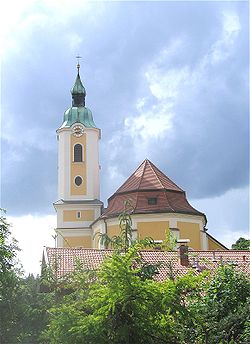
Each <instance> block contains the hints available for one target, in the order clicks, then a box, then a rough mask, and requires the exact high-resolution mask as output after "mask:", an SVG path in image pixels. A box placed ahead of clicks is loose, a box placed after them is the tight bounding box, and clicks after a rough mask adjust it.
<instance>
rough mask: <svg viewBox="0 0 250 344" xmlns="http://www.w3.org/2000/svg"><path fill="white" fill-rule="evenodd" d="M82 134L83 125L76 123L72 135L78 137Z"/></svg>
mask: <svg viewBox="0 0 250 344" xmlns="http://www.w3.org/2000/svg"><path fill="white" fill-rule="evenodd" d="M82 134H83V127H82V126H81V125H76V126H75V127H74V128H73V135H74V136H76V137H80V136H82Z"/></svg>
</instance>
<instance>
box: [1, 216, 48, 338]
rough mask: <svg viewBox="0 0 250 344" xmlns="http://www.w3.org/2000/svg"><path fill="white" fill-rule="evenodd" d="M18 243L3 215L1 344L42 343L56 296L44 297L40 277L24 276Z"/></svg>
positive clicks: (46, 295)
mask: <svg viewBox="0 0 250 344" xmlns="http://www.w3.org/2000/svg"><path fill="white" fill-rule="evenodd" d="M18 250H19V248H18V245H17V241H16V240H15V239H14V238H12V237H11V231H10V224H9V223H8V222H7V220H6V217H5V212H3V211H2V213H1V216H0V343H1V344H12V343H13V344H17V343H23V344H29V343H30V344H38V343H40V334H41V332H42V330H44V328H45V327H46V325H47V322H48V320H47V319H48V314H47V309H48V308H50V307H51V306H52V304H53V303H54V299H55V298H54V293H50V294H41V293H40V292H39V288H40V278H38V277H37V278H35V277H34V276H32V275H30V276H28V277H24V276H23V273H22V271H21V266H20V264H19V263H18V261H17V259H16V255H17V251H18Z"/></svg>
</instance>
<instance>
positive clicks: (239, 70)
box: [0, 0, 249, 273]
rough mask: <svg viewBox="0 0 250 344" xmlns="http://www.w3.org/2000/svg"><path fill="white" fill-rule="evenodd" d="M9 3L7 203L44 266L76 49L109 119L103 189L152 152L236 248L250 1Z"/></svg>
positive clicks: (30, 257)
mask: <svg viewBox="0 0 250 344" xmlns="http://www.w3.org/2000/svg"><path fill="white" fill-rule="evenodd" d="M1 6H2V9H1V17H2V18H1V20H0V25H1V45H0V47H1V48H0V49H1V207H2V208H5V209H6V210H7V217H8V220H9V222H11V223H12V232H13V235H14V236H15V237H16V238H17V239H18V241H19V246H20V248H21V249H22V251H21V253H20V259H21V261H22V262H23V265H24V270H25V271H26V273H28V272H32V273H39V270H40V267H39V261H40V260H41V257H42V250H43V246H53V245H54V239H53V237H52V236H53V235H54V228H55V227H56V217H55V210H54V208H53V202H55V201H56V200H57V141H56V132H55V131H56V129H57V128H58V127H59V126H60V125H61V123H62V119H63V113H64V111H65V110H66V109H67V108H69V107H70V105H71V94H70V89H71V87H72V86H73V84H74V80H75V77H76V59H75V57H76V55H78V54H80V55H81V56H82V60H81V69H80V74H81V78H82V81H83V84H84V86H85V88H86V90H87V97H86V106H87V107H88V108H90V109H91V111H92V113H93V117H94V121H95V123H96V125H97V126H98V127H99V128H101V131H102V139H101V142H100V164H101V200H102V201H104V203H105V204H106V200H107V198H108V197H110V196H111V195H112V194H113V193H114V192H115V190H116V189H117V188H118V187H119V186H120V185H121V184H122V183H123V182H124V181H125V180H126V179H127V178H128V177H129V175H130V174H131V173H132V172H133V171H134V170H135V169H136V168H137V166H138V165H139V164H140V163H141V162H142V161H143V160H144V159H145V158H148V159H150V160H151V161H152V162H153V163H154V164H155V165H156V166H157V167H158V168H160V169H161V170H162V171H163V172H164V173H165V174H166V175H167V176H168V177H170V178H171V179H172V180H173V181H174V182H175V183H177V185H179V186H180V187H181V188H182V189H184V190H185V191H186V193H187V197H188V200H189V201H190V203H191V204H192V205H193V206H194V207H196V208H197V209H198V210H199V211H202V212H204V213H205V214H206V216H207V219H208V224H207V228H208V232H209V233H210V234H211V235H213V236H215V237H216V238H217V239H218V240H219V241H221V242H222V243H223V244H225V245H227V246H228V247H230V246H231V244H232V243H234V242H235V241H236V240H237V239H238V238H239V237H240V236H244V237H248V235H249V33H248V32H249V27H248V22H249V8H248V7H249V4H248V2H246V1H234V2H227V1H207V2H206V1H194V2H192V1H185V2H183V1H161V2H150V1H149V2H142V1H138V2H133V1H119V2H101V1H98V2H86V1H80V0H79V1H78V0H71V1H65V0H61V1H58V0H50V1H48V0H40V1H38V0H36V1H35V0H27V1H21V2H20V1H18V0H14V1H12V2H9V3H8V2H4V3H3V4H2V5H1Z"/></svg>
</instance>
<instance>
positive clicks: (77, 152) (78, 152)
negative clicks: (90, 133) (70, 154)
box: [74, 143, 82, 162]
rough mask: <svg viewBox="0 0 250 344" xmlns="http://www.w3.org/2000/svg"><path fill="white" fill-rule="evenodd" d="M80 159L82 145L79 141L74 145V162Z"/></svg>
mask: <svg viewBox="0 0 250 344" xmlns="http://www.w3.org/2000/svg"><path fill="white" fill-rule="evenodd" d="M81 161H82V145H80V144H79V143H78V144H76V145H75V146H74V162H81Z"/></svg>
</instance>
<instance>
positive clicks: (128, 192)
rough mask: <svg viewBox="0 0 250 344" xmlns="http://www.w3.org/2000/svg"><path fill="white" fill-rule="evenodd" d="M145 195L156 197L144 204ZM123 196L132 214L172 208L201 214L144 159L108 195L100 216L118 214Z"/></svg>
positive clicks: (180, 191) (183, 193) (167, 179)
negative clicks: (131, 208)
mask: <svg viewBox="0 0 250 344" xmlns="http://www.w3.org/2000/svg"><path fill="white" fill-rule="evenodd" d="M149 198H157V203H156V204H152V205H150V204H148V199H149ZM127 200H130V203H131V205H132V207H133V211H132V212H133V213H134V214H145V213H157V212H165V213H172V212H174V213H184V214H192V215H200V216H204V217H205V215H204V214H203V213H201V212H199V211H198V210H196V209H195V208H193V207H192V206H191V205H190V204H189V203H188V201H187V199H186V194H185V192H184V191H183V190H182V189H181V188H179V187H178V186H177V185H176V184H175V183H174V182H172V181H171V180H170V179H169V178H168V177H167V176H165V174H164V173H162V172H161V171H160V170H159V169H158V168H157V167H156V166H155V165H154V164H153V163H152V162H150V161H149V160H147V159H146V160H144V161H143V163H142V164H141V165H140V166H139V167H138V168H137V170H136V171H135V172H134V173H133V174H132V175H131V176H130V177H129V178H128V179H127V181H126V182H125V183H124V184H123V185H122V186H121V187H120V188H119V189H118V190H117V191H116V192H115V193H114V194H113V195H112V196H111V197H110V198H109V199H108V207H107V209H106V210H105V211H104V213H103V214H102V216H101V218H107V217H115V216H118V215H119V214H120V213H121V212H122V211H123V210H124V202H125V201H127ZM205 219H206V218H205Z"/></svg>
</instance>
